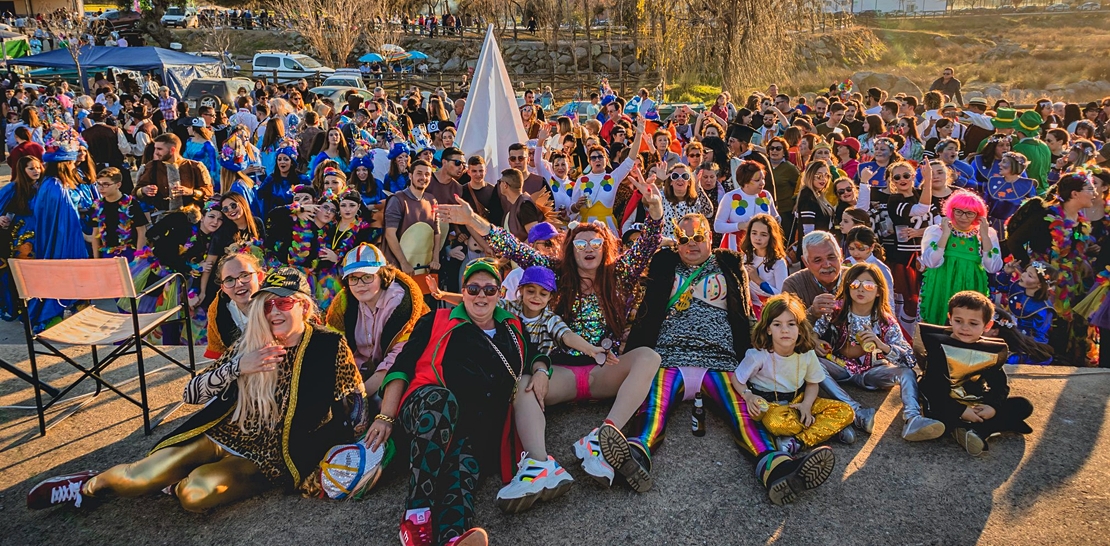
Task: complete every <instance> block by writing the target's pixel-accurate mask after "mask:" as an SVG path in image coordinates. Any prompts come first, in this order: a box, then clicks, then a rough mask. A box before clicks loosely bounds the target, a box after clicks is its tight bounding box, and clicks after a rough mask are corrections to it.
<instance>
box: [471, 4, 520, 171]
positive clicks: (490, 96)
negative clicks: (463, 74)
mask: <svg viewBox="0 0 1110 546" xmlns="http://www.w3.org/2000/svg"><path fill="white" fill-rule="evenodd" d="M527 140H528V136H527V134H526V133H525V132H524V123H522V122H521V121H520V110H519V109H518V108H517V104H516V93H514V92H513V84H512V81H511V80H510V79H509V72H508V71H506V70H505V61H504V59H502V58H501V48H500V47H499V46H498V45H497V40H496V39H495V38H494V37H493V25H490V26H489V29H487V30H486V39H485V41H484V42H483V43H482V52H481V53H480V54H478V66H477V67H476V68H475V69H474V77H473V78H471V80H470V93H468V94H467V96H466V106H465V107H463V115H462V119H460V120H459V131H458V136H457V137H456V138H455V142H456V144H455V145H456V146H458V147H459V148H460V149H462V151H463V153H464V154H466V155H467V157H470V156H472V155H474V154H478V155H481V156H482V157H483V158H485V160H486V181H487V182H489V183H491V184H492V183H495V182H497V179H498V178H500V177H501V171H502V170H504V169H508V168H509V145H511V144H514V143H517V142H520V143H523V142H526V141H527Z"/></svg>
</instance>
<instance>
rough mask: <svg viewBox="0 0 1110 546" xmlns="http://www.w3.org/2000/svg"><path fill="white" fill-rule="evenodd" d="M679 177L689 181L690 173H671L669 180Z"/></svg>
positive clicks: (678, 178)
mask: <svg viewBox="0 0 1110 546" xmlns="http://www.w3.org/2000/svg"><path fill="white" fill-rule="evenodd" d="M680 179H681V180H686V181H689V180H690V173H679V172H674V173H671V180H680Z"/></svg>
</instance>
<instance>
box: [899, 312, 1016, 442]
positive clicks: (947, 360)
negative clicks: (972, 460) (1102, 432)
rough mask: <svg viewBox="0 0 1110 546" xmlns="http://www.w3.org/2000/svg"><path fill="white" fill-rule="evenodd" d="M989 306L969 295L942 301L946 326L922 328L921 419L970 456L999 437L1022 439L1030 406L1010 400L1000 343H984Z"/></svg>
mask: <svg viewBox="0 0 1110 546" xmlns="http://www.w3.org/2000/svg"><path fill="white" fill-rule="evenodd" d="M993 317H994V304H993V303H991V301H990V299H988V298H987V297H986V296H984V295H983V294H980V293H978V292H975V291H971V290H964V291H962V292H957V293H956V294H955V295H953V296H952V298H951V299H950V300H949V301H948V322H949V324H950V325H951V326H949V327H939V326H933V325H929V324H924V323H922V324H921V325H920V330H919V335H918V338H919V340H920V341H921V347H920V349H923V352H924V355H923V358H924V361H925V362H927V363H928V366H927V367H926V368H925V374H924V375H923V376H922V377H921V380H920V381H919V382H918V385H919V386H920V390H921V394H922V396H923V397H924V398H925V415H926V417H930V418H933V419H936V420H938V421H940V422H942V423H944V425H945V427H946V430H947V431H948V432H952V433H953V434H954V435H955V437H956V442H957V443H959V444H960V446H962V447H963V448H964V449H966V450H967V452H968V453H969V454H971V455H973V456H978V455H980V454H982V453H983V452H984V451H987V450H989V445H988V444H987V440H988V439H989V438H990V437H991V436H993V435H995V434H998V433H1001V432H1017V433H1021V434H1028V433H1030V432H1032V431H1033V429H1031V428H1029V425H1028V424H1026V423H1025V419H1026V418H1028V417H1029V416H1030V415H1031V414H1032V413H1033V405H1032V404H1031V403H1030V402H1029V401H1028V400H1026V399H1025V398H1020V397H1011V396H1010V386H1009V384H1008V383H1007V381H1006V372H1005V370H1004V369H1003V367H1002V365H1003V364H1004V363H1005V362H1006V356H1007V350H1006V344H1005V343H1004V342H1002V341H1001V340H998V339H993V338H984V337H983V335H984V333H985V332H986V331H987V330H989V329H990V328H991V326H992V325H993V322H994V321H993V320H992V319H993Z"/></svg>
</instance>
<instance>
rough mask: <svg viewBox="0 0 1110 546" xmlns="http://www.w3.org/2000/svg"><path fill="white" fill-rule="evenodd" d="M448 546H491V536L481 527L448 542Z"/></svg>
mask: <svg viewBox="0 0 1110 546" xmlns="http://www.w3.org/2000/svg"><path fill="white" fill-rule="evenodd" d="M447 546H489V535H487V534H486V530H485V529H482V528H481V527H475V528H473V529H470V530H469V531H467V532H465V533H463V534H461V535H459V536H457V537H455V538H453V539H451V540H448V541H447Z"/></svg>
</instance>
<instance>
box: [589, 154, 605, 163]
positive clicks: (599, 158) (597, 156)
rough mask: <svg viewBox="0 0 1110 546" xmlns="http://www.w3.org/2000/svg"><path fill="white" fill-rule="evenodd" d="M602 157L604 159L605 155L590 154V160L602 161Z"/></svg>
mask: <svg viewBox="0 0 1110 546" xmlns="http://www.w3.org/2000/svg"><path fill="white" fill-rule="evenodd" d="M604 159H605V156H603V155H600V154H599V155H591V156H590V161H602V160H604Z"/></svg>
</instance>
